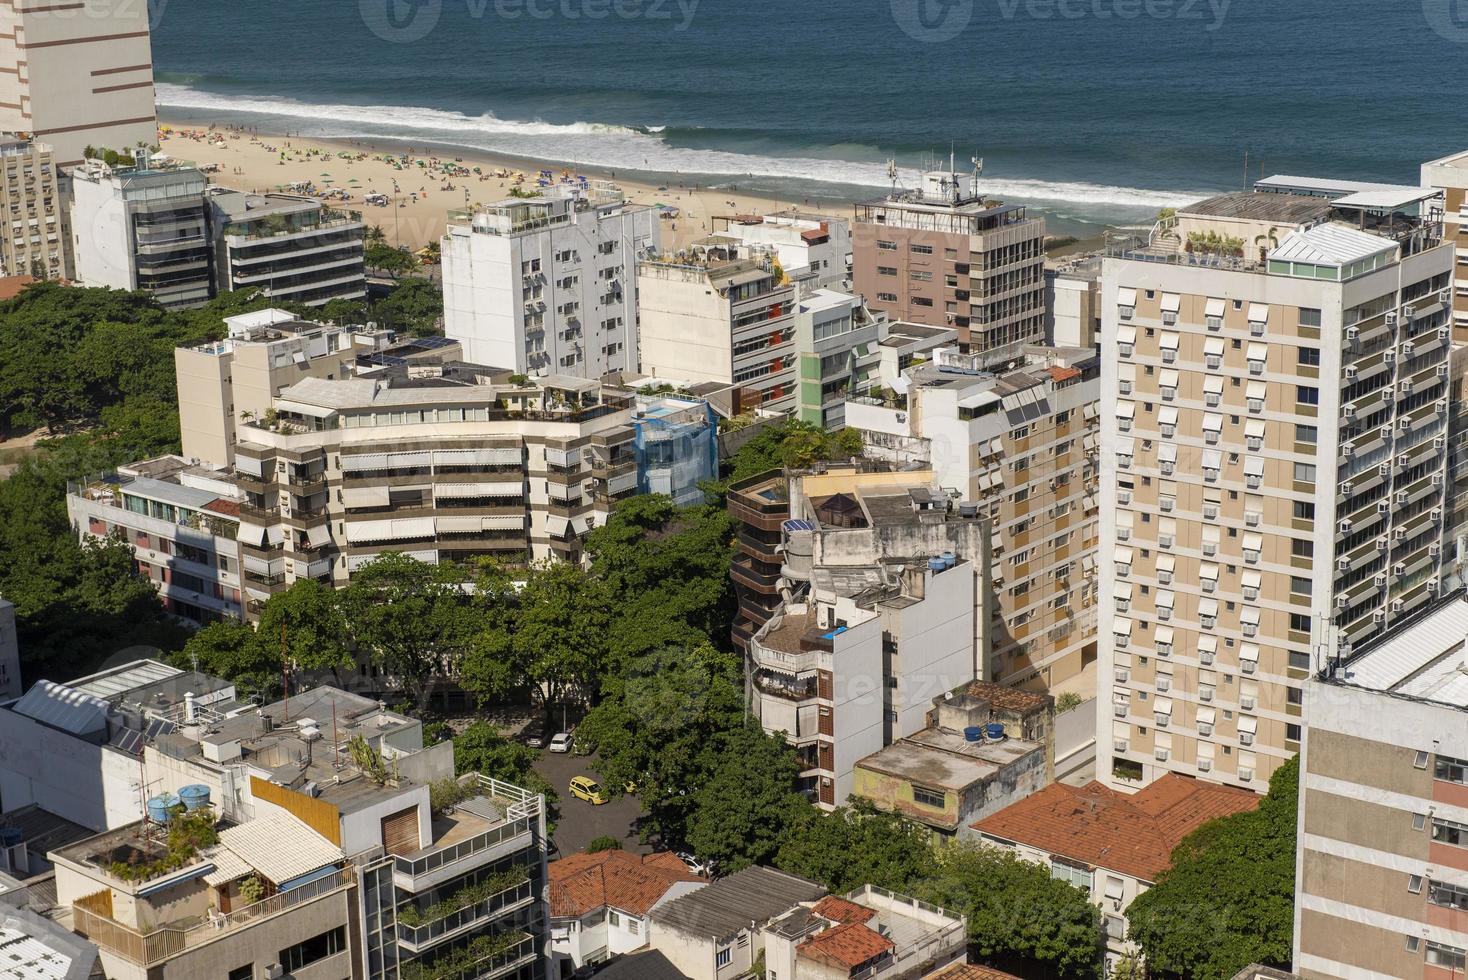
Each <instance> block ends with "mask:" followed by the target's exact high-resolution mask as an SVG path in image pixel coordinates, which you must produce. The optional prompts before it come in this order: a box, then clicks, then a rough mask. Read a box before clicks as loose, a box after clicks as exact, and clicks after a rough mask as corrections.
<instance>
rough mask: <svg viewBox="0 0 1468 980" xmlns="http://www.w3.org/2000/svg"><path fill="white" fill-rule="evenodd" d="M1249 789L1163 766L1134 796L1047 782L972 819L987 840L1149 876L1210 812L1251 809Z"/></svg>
mask: <svg viewBox="0 0 1468 980" xmlns="http://www.w3.org/2000/svg"><path fill="white" fill-rule="evenodd" d="M1258 805H1259V797H1258V796H1257V795H1255V794H1253V793H1251V792H1249V791H1248V790H1243V789H1236V788H1234V787H1232V786H1220V785H1217V784H1215V783H1205V782H1200V781H1199V780H1196V779H1189V778H1187V777H1186V776H1179V775H1177V774H1176V773H1168V774H1167V775H1165V776H1163V777H1162V778H1161V779H1158V780H1156V781H1155V782H1153V783H1151V784H1149V785H1148V786H1147V787H1145V788H1144V789H1142V790H1141V791H1140V792H1138V793H1136V794H1135V795H1131V796H1128V795H1127V794H1125V793H1118V792H1116V791H1115V790H1111V789H1107V788H1106V787H1105V786H1103V785H1101V784H1100V783H1097V782H1092V783H1089V784H1087V785H1085V786H1081V787H1075V786H1067V785H1065V784H1063V783H1052V784H1051V785H1049V786H1047V787H1046V788H1045V789H1043V790H1041V791H1040V792H1038V793H1036V794H1034V795H1033V796H1030V797H1028V798H1026V799H1023V800H1021V801H1020V802H1018V803H1015V804H1013V805H1012V806H1008V807H1005V808H1004V809H1003V810H1000V811H999V812H998V813H995V814H992V815H990V816H988V817H985V818H984V819H983V820H980V821H978V822H977V823H975V824H973V829H975V830H977V831H978V832H979V833H980V834H981V835H982V836H983V837H985V838H986V839H989V840H992V841H994V842H996V843H1004V844H1020V845H1024V846H1026V847H1029V848H1033V849H1035V850H1038V851H1045V852H1047V853H1049V854H1050V855H1052V856H1054V857H1059V858H1065V859H1068V860H1069V861H1073V862H1078V863H1080V864H1084V865H1087V866H1089V867H1091V868H1104V869H1106V870H1109V871H1117V872H1120V873H1122V874H1124V875H1127V876H1129V877H1132V878H1136V879H1138V880H1139V881H1143V882H1148V883H1151V882H1154V881H1156V880H1157V876H1158V875H1159V874H1161V873H1162V872H1163V871H1166V870H1167V868H1168V867H1169V866H1170V865H1171V863H1172V850H1173V848H1175V847H1176V846H1177V845H1178V844H1179V843H1180V842H1181V841H1182V839H1183V838H1184V837H1186V836H1187V835H1188V834H1190V833H1192V832H1193V831H1194V830H1196V829H1197V828H1198V827H1200V826H1202V825H1203V824H1205V823H1207V822H1208V821H1209V820H1212V819H1213V818H1215V817H1226V816H1228V815H1230V814H1233V813H1240V812H1242V811H1245V810H1252V809H1254V808H1255V807H1257V806H1258Z"/></svg>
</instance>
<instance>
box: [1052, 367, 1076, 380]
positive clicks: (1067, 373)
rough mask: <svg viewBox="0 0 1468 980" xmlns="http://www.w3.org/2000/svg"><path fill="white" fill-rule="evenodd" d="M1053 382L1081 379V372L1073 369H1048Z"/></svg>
mask: <svg viewBox="0 0 1468 980" xmlns="http://www.w3.org/2000/svg"><path fill="white" fill-rule="evenodd" d="M1047 370H1049V372H1050V380H1051V381H1069V380H1070V379H1071V378H1079V377H1080V376H1081V372H1080V371H1078V370H1076V369H1075V368H1073V367H1053V368H1048V369H1047Z"/></svg>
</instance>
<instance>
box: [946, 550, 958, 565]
mask: <svg viewBox="0 0 1468 980" xmlns="http://www.w3.org/2000/svg"><path fill="white" fill-rule="evenodd" d="M957 564H958V556H957V555H955V554H954V553H953V552H951V551H945V552H943V567H944V568H952V567H953V566H954V565H957Z"/></svg>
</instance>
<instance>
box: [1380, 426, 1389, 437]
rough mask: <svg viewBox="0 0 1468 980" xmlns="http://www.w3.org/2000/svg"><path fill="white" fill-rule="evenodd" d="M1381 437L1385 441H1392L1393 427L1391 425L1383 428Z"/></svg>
mask: <svg viewBox="0 0 1468 980" xmlns="http://www.w3.org/2000/svg"><path fill="white" fill-rule="evenodd" d="M1381 437H1382V438H1383V439H1388V440H1389V439H1391V437H1392V427H1391V426H1389V425H1383V426H1382V427H1381Z"/></svg>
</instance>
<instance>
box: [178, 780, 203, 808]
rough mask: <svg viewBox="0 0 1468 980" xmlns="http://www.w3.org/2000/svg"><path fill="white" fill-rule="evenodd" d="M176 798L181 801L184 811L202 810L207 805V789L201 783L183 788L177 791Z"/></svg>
mask: <svg viewBox="0 0 1468 980" xmlns="http://www.w3.org/2000/svg"><path fill="white" fill-rule="evenodd" d="M178 798H179V799H180V800H182V801H183V805H184V809H185V810H202V809H203V808H204V807H206V806H208V805H209V787H208V786H205V785H204V784H203V783H194V784H193V785H191V786H185V787H184V788H183V789H181V790H179V791H178Z"/></svg>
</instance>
